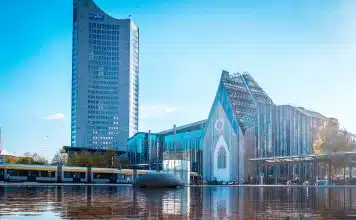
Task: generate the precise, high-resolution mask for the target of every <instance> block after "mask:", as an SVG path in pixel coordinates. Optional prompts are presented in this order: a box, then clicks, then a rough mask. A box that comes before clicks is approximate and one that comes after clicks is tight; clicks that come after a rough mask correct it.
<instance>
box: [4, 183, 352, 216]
mask: <svg viewBox="0 0 356 220" xmlns="http://www.w3.org/2000/svg"><path fill="white" fill-rule="evenodd" d="M353 216H356V188H286V187H281V188H277V187H276V188H273V187H266V188H262V187H188V188H182V189H135V188H132V187H131V186H47V187H44V186H31V187H30V186H29V187H19V186H6V187H3V186H2V187H0V219H19V218H20V219H21V218H23V217H26V219H60V218H61V219H95V218H96V219H97V218H106V219H118V218H119V219H122V218H124V219H125V218H132V219H353V218H354V219H356V218H355V217H353Z"/></svg>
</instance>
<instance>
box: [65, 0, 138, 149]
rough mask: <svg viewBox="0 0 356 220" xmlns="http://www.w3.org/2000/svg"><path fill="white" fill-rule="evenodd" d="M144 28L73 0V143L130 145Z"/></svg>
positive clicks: (135, 118) (135, 124)
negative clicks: (140, 39)
mask: <svg viewBox="0 0 356 220" xmlns="http://www.w3.org/2000/svg"><path fill="white" fill-rule="evenodd" d="M138 93H139V29H138V27H137V25H135V24H134V22H133V21H132V20H131V18H128V19H116V18H113V17H111V16H110V15H108V14H106V13H105V12H104V11H102V10H101V9H100V8H99V7H98V6H97V5H96V4H95V3H94V1H93V0H73V51H72V117H71V120H72V123H71V146H72V147H84V148H94V149H107V148H108V147H113V148H115V149H116V150H117V151H126V150H127V139H128V138H129V137H131V136H132V135H134V134H135V133H136V132H137V131H138V105H139V99H138V97H139V96H138Z"/></svg>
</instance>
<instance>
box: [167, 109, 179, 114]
mask: <svg viewBox="0 0 356 220" xmlns="http://www.w3.org/2000/svg"><path fill="white" fill-rule="evenodd" d="M177 110H178V109H177V108H166V112H167V113H171V112H175V111H177Z"/></svg>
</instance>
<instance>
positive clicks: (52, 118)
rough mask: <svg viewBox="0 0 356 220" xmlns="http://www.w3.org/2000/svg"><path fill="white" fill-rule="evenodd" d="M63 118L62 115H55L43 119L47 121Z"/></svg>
mask: <svg viewBox="0 0 356 220" xmlns="http://www.w3.org/2000/svg"><path fill="white" fill-rule="evenodd" d="M64 118H65V117H64V114H63V113H56V114H53V115H49V116H47V117H45V119H47V120H61V119H64Z"/></svg>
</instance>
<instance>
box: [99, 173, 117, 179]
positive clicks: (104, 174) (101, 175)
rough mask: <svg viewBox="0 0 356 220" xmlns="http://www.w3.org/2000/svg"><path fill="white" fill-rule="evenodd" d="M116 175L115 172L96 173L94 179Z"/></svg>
mask: <svg viewBox="0 0 356 220" xmlns="http://www.w3.org/2000/svg"><path fill="white" fill-rule="evenodd" d="M114 175H115V174H113V173H94V179H110V177H112V176H114Z"/></svg>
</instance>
